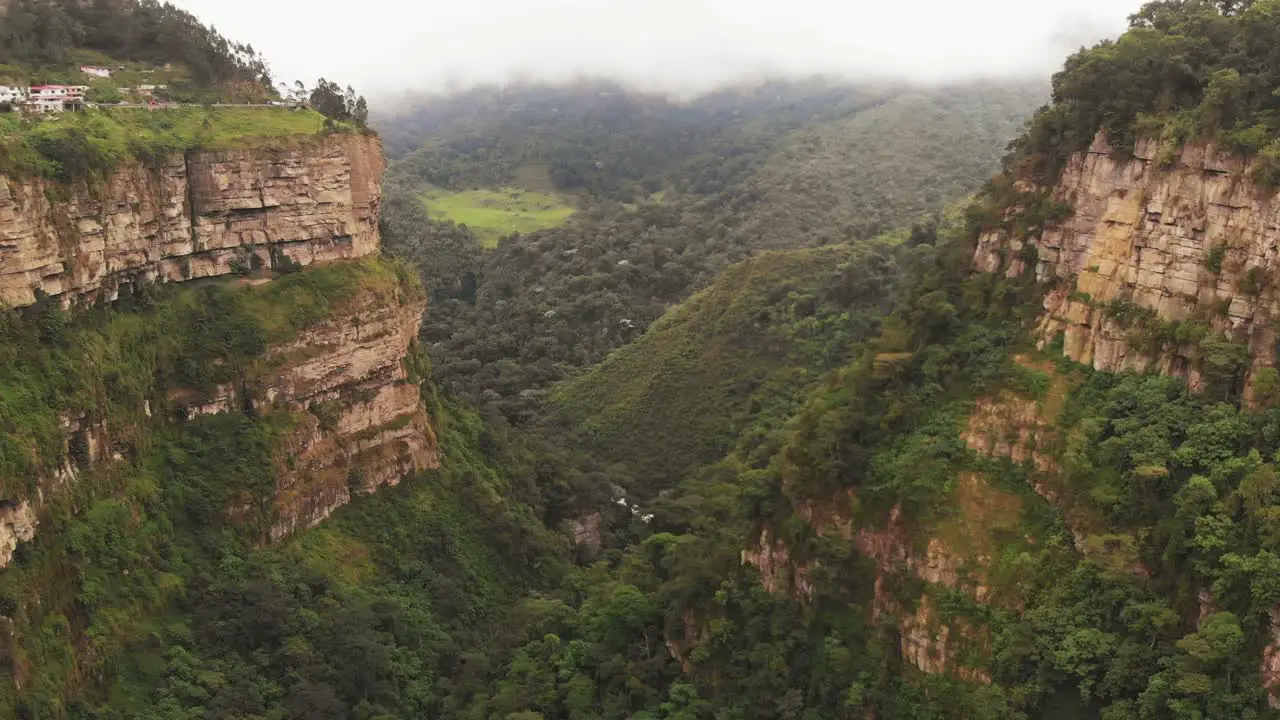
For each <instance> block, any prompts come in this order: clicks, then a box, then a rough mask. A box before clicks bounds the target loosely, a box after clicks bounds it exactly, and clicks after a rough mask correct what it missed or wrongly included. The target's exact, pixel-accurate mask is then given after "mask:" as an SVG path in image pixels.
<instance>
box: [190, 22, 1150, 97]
mask: <svg viewBox="0 0 1280 720" xmlns="http://www.w3.org/2000/svg"><path fill="white" fill-rule="evenodd" d="M177 4H178V5H180V6H182V7H184V8H186V9H188V10H190V11H192V12H194V13H196V14H197V15H198V16H200V17H201V18H202V19H203V20H205V21H206V22H211V23H213V24H214V25H215V26H217V28H218V29H219V30H220V31H222V33H223V34H225V35H227V36H229V37H231V38H233V39H235V40H239V41H241V42H250V43H252V44H253V45H254V47H255V48H257V49H258V50H260V51H262V52H263V53H265V55H266V56H267V58H268V60H269V61H270V63H271V65H272V67H273V69H274V70H275V73H276V76H277V79H279V80H284V81H290V82H291V81H293V80H295V79H303V80H305V81H307V82H308V83H310V82H312V81H314V79H315V78H317V77H319V76H321V75H323V76H326V77H328V78H330V79H334V80H338V81H339V82H341V83H343V84H347V83H350V84H353V85H356V86H357V88H358V89H359V90H361V91H362V92H364V93H366V94H369V95H375V96H378V95H390V94H396V93H399V92H402V91H415V90H447V89H452V88H462V87H467V86H470V85H474V84H479V83H495V82H496V83H501V82H509V81H517V80H543V81H562V80H570V79H574V78H577V77H584V76H590V77H605V78H610V79H614V80H619V81H622V82H626V83H629V84H633V85H637V86H640V87H644V88H646V89H655V90H667V91H674V92H681V93H688V92H696V91H700V90H705V89H709V88H711V87H714V86H716V85H718V84H722V83H725V82H732V81H738V80H744V79H748V78H751V77H755V76H762V75H767V76H789V75H810V74H827V75H840V76H849V77H868V76H874V77H893V78H906V79H912V80H923V81H947V80H957V79H964V78H971V77H993V76H994V77H1018V76H1035V75H1039V76H1045V75H1047V74H1048V73H1050V72H1052V71H1053V70H1054V69H1056V68H1057V67H1059V66H1060V65H1061V63H1062V60H1063V58H1064V57H1065V55H1066V54H1067V53H1069V52H1071V51H1072V50H1074V49H1076V48H1078V47H1079V46H1080V45H1082V44H1091V43H1093V42H1096V41H1097V40H1100V39H1102V38H1104V37H1114V36H1116V35H1118V34H1119V33H1120V32H1122V31H1123V30H1124V28H1125V18H1126V17H1127V16H1128V15H1129V14H1131V13H1133V12H1134V11H1136V10H1137V9H1138V7H1140V5H1141V4H1142V1H1141V0H1034V1H1033V2H1028V0H970V2H955V1H954V0H916V1H915V2H892V1H888V2H886V1H884V0H880V1H877V2H869V1H868V0H429V1H427V2H411V1H410V0H363V2H359V3H352V2H349V1H345V2H335V1H334V0H177Z"/></svg>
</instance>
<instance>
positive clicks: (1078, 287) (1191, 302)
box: [974, 136, 1280, 389]
mask: <svg viewBox="0 0 1280 720" xmlns="http://www.w3.org/2000/svg"><path fill="white" fill-rule="evenodd" d="M1253 169H1254V168H1253V164H1252V162H1251V161H1249V160H1246V159H1244V158H1241V157H1240V156H1238V155H1234V154H1231V153H1228V152H1224V151H1223V150H1222V149H1221V148H1219V147H1217V146H1215V145H1212V144H1209V145H1187V146H1185V147H1183V148H1181V149H1177V150H1176V151H1175V148H1173V147H1172V146H1161V145H1160V144H1159V143H1157V142H1155V141H1152V140H1142V141H1139V142H1138V143H1137V148H1136V150H1135V152H1134V154H1133V156H1132V157H1122V156H1120V155H1119V154H1117V153H1116V152H1114V151H1113V149H1112V148H1111V147H1109V146H1108V145H1107V143H1106V141H1105V140H1104V139H1103V138H1102V136H1099V137H1098V139H1096V140H1095V142H1094V144H1093V147H1092V148H1091V149H1090V150H1089V152H1087V153H1078V154H1076V155H1075V156H1073V157H1072V158H1071V159H1070V161H1069V163H1068V165H1067V167H1066V170H1065V171H1064V172H1063V174H1062V177H1061V179H1060V180H1059V181H1058V183H1057V185H1056V186H1054V187H1053V188H1052V191H1051V192H1052V197H1053V199H1054V200H1056V201H1059V202H1062V203H1067V204H1069V206H1070V207H1071V208H1072V210H1071V213H1070V215H1069V216H1068V217H1067V218H1066V219H1065V220H1063V221H1061V222H1057V223H1051V224H1049V225H1048V226H1047V227H1045V228H1044V229H1043V231H1042V232H1040V233H1039V234H1038V235H1035V236H1032V237H1012V236H1010V234H1009V233H1008V232H1006V231H1002V230H996V231H991V232H988V233H986V234H984V235H983V236H982V237H981V238H980V239H979V241H978V247H977V250H976V253H975V256H974V266H975V267H976V268H977V269H979V270H982V271H986V272H995V271H1000V270H1004V271H1005V272H1007V273H1008V274H1010V275H1016V274H1021V273H1022V272H1023V271H1024V270H1027V269H1028V268H1026V267H1025V265H1026V263H1027V262H1028V259H1027V258H1028V257H1029V255H1030V254H1029V253H1025V252H1023V250H1024V248H1023V246H1024V245H1026V244H1028V243H1029V244H1031V245H1034V246H1035V249H1036V252H1035V253H1034V256H1035V258H1036V260H1035V268H1034V271H1035V274H1036V276H1037V278H1039V279H1040V280H1042V281H1054V282H1055V285H1056V287H1054V288H1053V289H1052V290H1051V291H1050V292H1049V293H1048V294H1047V296H1046V299H1045V302H1044V309H1045V314H1044V316H1043V318H1042V321H1041V323H1040V327H1039V334H1040V338H1041V341H1042V343H1044V344H1048V343H1051V342H1053V340H1054V339H1055V338H1056V337H1057V336H1059V335H1061V336H1062V338H1063V352H1064V353H1065V354H1066V355H1067V356H1068V357H1070V358H1071V359H1073V360H1076V361H1078V362H1081V363H1084V364H1087V365H1091V366H1093V367H1094V368H1096V369H1099V370H1108V371H1119V370H1126V369H1133V370H1139V371H1144V370H1156V371H1159V372H1162V373H1165V374H1170V375H1176V376H1180V377H1183V378H1185V379H1186V380H1187V381H1188V382H1189V383H1190V385H1191V386H1192V387H1193V389H1194V388H1198V387H1200V386H1201V385H1202V384H1203V378H1202V376H1201V373H1200V371H1199V369H1198V368H1197V365H1196V362H1195V360H1196V358H1195V349H1194V348H1193V347H1168V346H1166V347H1163V348H1159V349H1156V350H1154V351H1153V350H1152V348H1150V347H1145V346H1142V345H1139V344H1136V343H1134V342H1133V340H1132V337H1133V334H1132V333H1131V332H1130V328H1129V327H1126V326H1125V324H1124V323H1123V322H1122V321H1121V320H1120V319H1118V318H1116V317H1114V313H1113V312H1110V310H1109V306H1110V305H1111V304H1112V303H1113V302H1114V301H1117V300H1124V301H1129V302H1132V303H1133V304H1134V305H1136V306H1137V307H1138V308H1145V309H1147V310H1150V311H1151V312H1153V313H1154V316H1155V321H1156V322H1161V323H1169V322H1181V321H1188V320H1193V319H1194V320H1197V321H1200V322H1203V323H1206V324H1208V325H1209V326H1210V327H1211V328H1212V329H1213V330H1214V331H1215V332H1218V333H1220V334H1222V335H1223V336H1224V337H1225V338H1226V339H1230V340H1234V341H1236V342H1239V343H1247V344H1248V348H1249V351H1250V354H1251V355H1252V357H1253V370H1252V371H1251V373H1250V380H1252V379H1253V375H1254V374H1255V373H1256V370H1257V369H1259V368H1262V367H1266V366H1270V365H1271V364H1273V363H1274V360H1275V344H1276V330H1275V328H1274V327H1273V320H1274V318H1275V317H1276V316H1277V312H1278V311H1280V292H1277V291H1278V290H1280V283H1275V282H1274V281H1273V280H1274V278H1275V275H1276V273H1277V271H1278V270H1280V203H1276V202H1275V198H1276V192H1275V191H1274V190H1271V189H1267V188H1263V187H1260V186H1259V185H1258V184H1257V183H1256V182H1255V181H1254V173H1253Z"/></svg>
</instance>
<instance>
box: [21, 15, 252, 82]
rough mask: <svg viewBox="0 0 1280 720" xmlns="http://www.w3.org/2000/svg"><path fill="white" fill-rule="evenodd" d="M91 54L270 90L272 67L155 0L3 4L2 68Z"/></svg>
mask: <svg viewBox="0 0 1280 720" xmlns="http://www.w3.org/2000/svg"><path fill="white" fill-rule="evenodd" d="M81 49H87V50H93V51H97V52H99V53H102V54H105V55H107V56H109V57H111V58H113V59H116V60H121V61H126V60H129V61H142V62H149V63H153V64H156V65H163V64H165V63H181V64H183V65H185V66H186V67H187V68H188V69H189V70H190V72H191V75H192V77H193V79H195V80H196V82H198V83H200V84H202V85H219V84H223V83H230V82H237V81H250V82H254V83H258V84H262V85H265V86H267V87H270V85H271V76H270V71H269V70H268V68H267V65H266V62H265V61H264V60H263V58H262V57H261V56H260V55H258V53H257V51H256V50H254V48H253V47H252V46H251V45H245V44H242V43H237V42H233V41H231V40H228V39H227V38H226V37H223V36H222V34H220V33H219V32H218V31H217V30H215V29H214V28H212V27H210V26H207V25H205V24H204V23H202V22H200V20H199V19H197V18H196V17H195V16H194V15H192V14H191V13H189V12H186V11H185V10H181V9H179V8H178V7H176V6H174V5H173V4H171V3H168V2H165V3H160V2H157V0H88V1H85V2H82V1H80V0H12V1H11V2H10V3H9V6H8V9H7V10H6V9H4V8H3V7H0V64H8V65H17V66H26V67H34V68H40V67H51V66H59V65H66V64H68V63H69V62H71V61H72V60H73V53H74V52H75V51H76V50H81Z"/></svg>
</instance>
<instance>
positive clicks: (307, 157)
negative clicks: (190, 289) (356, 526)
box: [0, 135, 439, 568]
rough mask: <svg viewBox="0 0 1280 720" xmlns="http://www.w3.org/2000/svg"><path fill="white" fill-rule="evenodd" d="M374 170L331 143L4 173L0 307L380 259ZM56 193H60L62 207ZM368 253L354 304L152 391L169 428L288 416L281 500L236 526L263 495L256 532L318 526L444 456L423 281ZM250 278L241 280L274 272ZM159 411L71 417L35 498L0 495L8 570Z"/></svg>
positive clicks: (2, 561) (268, 535)
mask: <svg viewBox="0 0 1280 720" xmlns="http://www.w3.org/2000/svg"><path fill="white" fill-rule="evenodd" d="M383 166H384V160H383V157H382V153H381V147H380V145H379V141H378V140H377V138H376V137H371V136H363V135H330V136H325V137H319V138H314V139H308V140H305V141H303V142H302V143H300V144H293V145H291V146H290V147H287V148H281V147H275V148H258V149H253V150H234V151H222V152H196V153H189V154H187V155H186V156H174V157H170V158H168V159H166V160H165V161H164V162H162V163H160V164H159V165H158V166H156V167H147V168H144V167H142V166H138V165H135V166H132V167H128V168H125V169H122V170H121V171H119V172H117V173H115V174H114V175H112V176H111V177H110V178H108V179H107V180H106V182H105V184H104V185H103V186H101V187H90V186H88V185H86V184H84V183H80V184H77V185H74V186H72V187H70V188H65V187H57V188H55V187H51V186H47V185H45V184H44V183H43V182H41V181H36V180H32V181H23V182H18V181H15V180H12V179H5V178H2V177H0V304H5V303H7V304H10V305H24V304H28V303H30V302H32V301H34V300H35V298H36V291H37V290H40V291H42V292H44V293H48V294H50V295H61V296H62V297H63V298H64V299H65V300H67V301H68V302H70V301H72V300H74V299H77V298H101V299H107V300H110V299H113V298H114V297H115V296H116V294H117V292H118V288H119V287H120V286H121V285H123V284H126V283H130V282H137V281H139V280H144V281H159V282H178V281H182V280H187V279H195V278H203V277H212V276H217V275H223V274H227V273H231V272H236V271H243V270H245V269H246V268H248V269H253V267H254V266H257V267H260V268H265V267H277V266H280V265H283V264H288V265H290V266H295V265H310V264H312V263H319V262H330V261H347V260H352V259H354V258H358V257H360V256H364V255H369V254H373V253H376V252H377V251H378V247H379V243H380V240H379V236H378V215H379V210H380V205H381V184H380V183H381V174H382V171H383ZM58 192H69V193H70V196H69V198H68V199H67V200H66V201H65V202H61V201H59V202H54V201H53V200H51V198H52V197H56V195H57V193H58ZM363 262H365V263H367V264H368V267H366V268H365V270H364V271H362V273H363V274H361V273H357V276H359V277H361V278H363V279H362V280H360V281H358V282H354V283H353V284H352V286H351V287H352V289H351V292H350V296H348V297H343V298H340V299H339V300H338V301H336V302H334V303H333V304H332V305H331V306H330V307H329V308H328V310H329V312H328V313H327V315H326V317H325V318H324V319H323V320H321V321H319V322H317V323H316V324H314V325H312V326H310V327H309V328H307V329H305V330H304V331H302V332H301V333H300V334H298V335H297V336H296V337H293V338H292V339H290V340H288V341H285V342H280V343H277V344H276V345H273V346H271V347H269V348H268V349H267V351H266V352H265V353H264V354H263V355H262V356H260V357H258V359H257V360H255V361H253V362H251V363H249V366H248V367H246V368H244V369H243V370H242V371H241V372H240V377H239V379H238V380H237V382H236V383H235V384H234V385H228V386H224V387H220V388H216V389H215V390H214V391H212V392H196V391H194V390H190V389H181V388H177V389H172V390H170V392H168V393H167V397H160V398H153V399H158V400H159V401H160V404H161V405H162V406H164V407H162V408H160V412H161V417H163V418H166V419H167V418H169V416H170V414H172V415H173V417H174V419H175V420H179V421H180V420H181V419H184V418H185V419H186V420H192V419H194V418H196V417H199V416H201V415H209V414H217V413H225V412H240V411H243V410H250V411H253V412H255V413H258V414H260V415H263V416H265V415H268V414H278V413H287V414H288V415H289V417H290V418H291V424H290V427H291V431H290V432H289V433H288V435H287V437H285V438H284V439H283V441H281V442H280V444H279V446H278V448H277V473H276V477H277V486H276V492H275V495H274V498H256V497H255V498H249V497H245V498H240V499H237V501H235V502H234V503H233V506H232V507H229V508H227V511H228V515H229V516H230V517H231V518H232V519H233V520H244V519H247V518H249V517H255V518H262V517H263V516H264V515H263V513H262V512H261V508H262V507H263V504H264V501H265V502H266V504H267V505H269V512H268V513H266V517H267V521H268V526H267V527H266V528H264V529H263V534H264V540H276V539H279V538H282V537H284V536H286V535H288V534H290V533H291V532H293V531H295V530H297V529H299V528H303V527H309V526H312V525H315V524H316V523H318V522H320V521H321V520H323V519H324V518H326V517H328V516H329V515H330V514H331V513H332V512H333V511H334V510H335V509H336V508H338V507H341V506H342V505H345V504H346V503H347V502H349V501H350V499H351V497H352V495H353V494H355V493H361V492H371V491H373V490H375V489H377V488H379V487H382V486H385V485H395V484H397V483H399V482H400V480H401V479H402V478H404V477H406V476H408V475H411V474H412V473H414V472H417V471H421V470H424V469H429V468H434V467H438V465H439V452H438V449H437V447H436V439H435V435H434V432H433V428H432V425H431V422H430V419H429V418H428V417H427V414H426V411H425V409H424V407H423V403H422V399H421V397H420V392H419V386H418V384H417V382H418V379H417V378H413V377H411V373H410V371H409V361H408V358H409V357H410V356H411V355H412V353H414V352H416V350H415V343H416V338H417V335H418V330H419V329H420V326H421V322H422V312H423V306H424V304H425V299H424V297H423V295H422V293H421V288H420V287H418V286H417V285H416V284H415V283H407V282H405V281H403V279H401V278H400V277H399V275H398V274H396V273H395V272H394V271H392V270H390V269H389V268H387V267H384V266H382V265H381V264H379V262H378V261H372V260H366V261H363ZM257 275H258V276H259V277H258V279H256V280H243V281H242V283H243V284H245V285H258V284H261V283H264V282H268V280H267V279H266V278H265V277H264V276H265V275H266V274H265V273H257ZM246 291H247V292H251V290H249V289H247V288H246ZM151 408H152V406H151V404H150V403H148V404H146V406H145V407H144V408H139V409H137V415H138V417H136V418H121V417H118V416H117V417H113V418H102V417H96V418H94V419H92V420H90V419H88V418H83V417H82V418H74V417H68V418H64V419H63V423H62V425H63V427H62V434H63V438H64V447H63V453H62V458H61V459H60V460H59V461H58V462H57V463H56V466H55V465H54V464H50V465H49V466H48V468H47V469H46V470H45V471H43V473H42V476H41V477H37V478H34V479H33V480H34V482H31V483H29V486H30V488H32V491H31V492H27V490H26V489H10V491H9V492H0V568H3V567H4V566H5V565H7V564H8V562H9V560H10V559H11V557H12V554H13V550H14V548H16V546H17V544H18V543H20V542H24V541H28V540H30V539H31V538H32V537H33V536H34V534H35V531H36V527H37V525H38V524H39V516H40V513H41V511H42V508H43V506H44V505H45V503H46V502H47V500H48V498H49V497H50V496H51V494H52V493H56V492H59V491H60V490H61V489H62V488H64V487H66V486H69V485H72V484H74V482H76V481H77V480H78V476H79V475H81V473H82V472H83V471H85V470H87V469H89V468H95V469H96V468H101V467H102V466H103V465H106V464H110V463H111V462H113V461H119V460H124V459H125V457H126V456H128V455H134V454H135V453H132V452H131V449H136V445H137V442H136V441H137V439H138V438H135V437H132V434H133V433H134V432H135V431H137V432H138V433H144V432H145V431H144V430H143V427H144V426H146V425H147V424H148V423H149V422H151V421H149V420H147V418H149V417H150V416H151V414H152V412H151ZM108 420H110V422H108ZM108 426H109V427H110V428H111V430H110V433H108V430H107V428H108ZM0 491H3V488H0ZM259 522H260V520H259Z"/></svg>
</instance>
